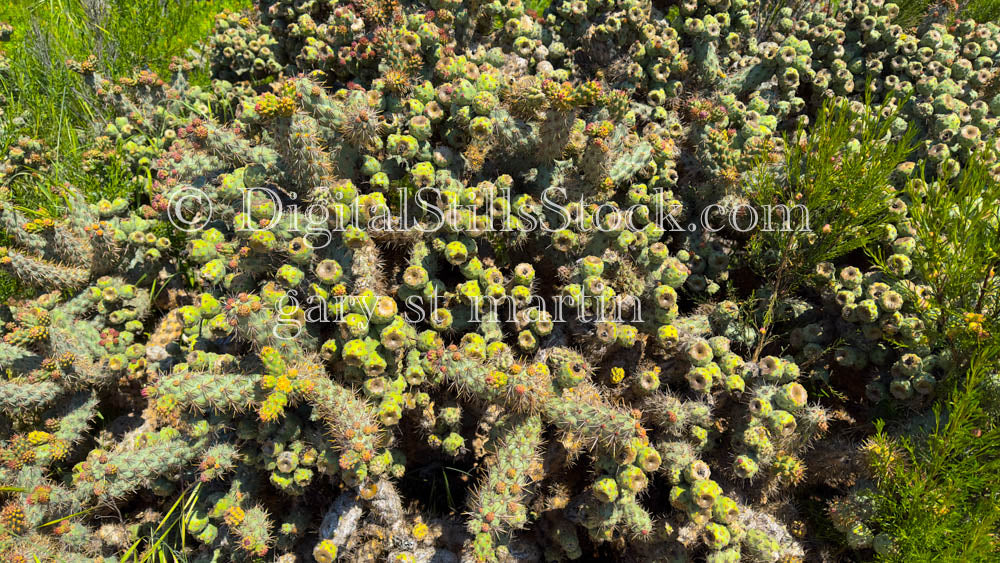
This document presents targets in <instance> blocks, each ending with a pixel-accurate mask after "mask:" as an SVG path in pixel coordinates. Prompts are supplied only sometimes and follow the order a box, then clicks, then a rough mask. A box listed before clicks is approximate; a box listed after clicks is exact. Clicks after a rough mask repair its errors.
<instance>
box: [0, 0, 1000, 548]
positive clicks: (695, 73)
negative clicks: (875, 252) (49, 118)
mask: <svg viewBox="0 0 1000 563" xmlns="http://www.w3.org/2000/svg"><path fill="white" fill-rule="evenodd" d="M668 4H670V5H669V6H662V5H661V4H660V3H653V4H650V3H648V2H641V1H638V0H624V1H617V0H555V1H554V2H552V3H551V5H549V6H548V8H547V9H546V10H545V11H544V12H543V13H535V12H534V11H531V10H528V9H527V8H526V7H525V5H524V4H523V3H522V2H521V0H509V1H508V2H499V1H492V2H478V1H477V2H464V3H463V2H455V1H453V0H427V1H424V2H401V1H396V0H363V1H360V2H354V3H346V2H338V1H337V0H296V1H292V0H257V1H255V2H254V6H253V7H252V8H251V9H249V10H248V11H247V12H245V13H239V14H223V15H220V16H219V17H218V18H217V22H216V27H215V30H214V32H213V34H212V35H211V36H210V37H209V38H208V39H207V40H206V42H205V43H204V45H203V49H204V53H202V55H203V56H202V57H201V58H198V59H195V60H192V61H178V62H177V63H175V64H174V65H173V67H172V68H173V70H175V73H174V75H173V76H171V77H169V78H161V77H159V76H157V75H156V74H154V73H152V72H150V71H141V72H137V73H135V75H134V76H131V77H129V78H125V79H118V80H111V79H108V78H106V77H104V76H103V75H102V74H101V72H100V70H99V69H98V68H96V65H95V64H94V61H93V60H88V61H83V62H78V61H70V65H71V68H73V69H74V70H75V71H76V72H78V73H79V74H80V75H81V76H82V79H83V81H84V82H85V83H86V84H87V85H88V86H89V87H91V88H92V89H93V92H94V96H95V99H97V100H99V101H100V102H101V103H102V104H103V105H104V106H105V107H106V108H108V110H109V111H110V112H112V113H113V114H114V115H113V116H112V117H111V118H110V119H109V120H108V121H107V122H106V123H102V124H100V126H99V127H97V128H96V129H95V130H96V131H97V132H98V134H97V135H95V137H94V139H93V142H92V143H91V145H90V146H89V148H88V151H87V152H86V153H85V159H84V161H85V163H86V166H87V167H88V171H90V172H93V173H94V174H99V173H100V172H101V170H102V169H103V168H104V167H108V166H111V165H112V162H114V165H115V166H122V165H124V169H125V170H126V171H127V173H128V174H130V175H132V176H134V178H135V179H136V180H137V181H141V182H144V183H145V184H147V188H148V190H147V192H146V193H145V194H143V195H142V196H141V197H139V198H138V199H135V200H130V199H127V198H118V199H113V200H108V199H101V200H98V201H92V200H88V199H87V198H86V196H85V195H84V194H81V193H79V192H78V191H77V190H76V189H74V188H73V187H72V186H65V187H61V188H59V195H61V196H62V197H63V198H64V199H65V201H66V202H67V205H66V207H65V210H64V213H63V215H62V216H61V217H58V218H57V217H52V218H49V217H41V218H38V217H34V216H33V217H32V218H30V219H29V217H28V216H27V215H25V213H24V210H23V209H22V208H19V207H18V206H17V205H15V204H14V203H13V201H12V196H11V193H10V191H9V190H7V189H6V188H4V189H3V190H2V191H0V225H2V226H3V229H4V231H5V232H6V233H8V234H9V237H10V240H11V242H10V244H8V245H7V246H3V247H0V267H2V268H3V269H5V270H6V271H8V272H9V273H11V274H12V275H14V276H15V277H17V278H18V279H19V280H22V281H23V282H24V283H26V284H29V285H32V286H34V287H37V288H38V290H39V292H45V291H47V292H48V293H38V294H37V295H36V296H35V297H33V298H30V299H24V300H19V301H12V302H11V303H9V304H7V305H6V306H5V307H4V308H3V310H2V314H3V321H4V323H5V324H4V325H3V331H2V341H0V368H2V369H3V372H2V374H0V411H2V412H3V414H4V422H0V439H2V441H0V461H2V464H0V484H4V485H8V484H9V485H11V486H12V487H15V488H16V491H19V492H12V493H5V496H6V497H7V498H6V501H5V504H4V505H3V509H2V511H0V554H2V556H3V559H4V560H11V561H14V560H25V561H31V560H34V559H33V558H37V559H38V560H59V561H85V560H86V561H90V560H93V559H94V558H104V559H101V560H111V558H112V557H113V556H114V555H115V554H116V553H120V552H121V551H122V550H123V549H124V548H127V546H128V545H130V544H131V543H132V541H134V540H135V539H139V538H141V537H142V534H143V533H148V532H149V531H150V530H151V529H152V528H155V526H150V522H149V520H148V519H146V517H145V516H143V515H139V516H136V515H135V514H132V515H127V516H128V517H127V518H125V521H124V522H123V523H121V524H107V523H105V524H103V525H101V524H100V520H97V519H88V518H85V517H84V518H73V519H68V520H64V521H62V522H60V523H59V524H58V525H57V526H48V527H44V528H40V527H39V526H40V525H41V524H43V523H45V522H49V521H51V520H54V519H57V518H59V517H61V516H62V515H65V514H71V513H76V512H80V511H82V510H84V509H87V508H90V507H95V506H98V507H107V506H110V505H111V503H114V502H119V503H128V502H133V501H134V502H143V503H147V504H148V505H150V506H153V505H155V503H156V502H161V501H156V498H155V497H163V498H165V499H173V498H175V497H177V496H178V495H180V494H181V493H182V492H183V491H186V490H188V489H187V487H189V486H191V485H192V484H194V483H197V484H198V487H199V491H200V494H199V496H198V497H197V500H196V501H195V502H193V504H192V505H191V506H189V507H185V509H186V512H185V515H184V519H185V522H184V527H183V530H184V531H183V533H184V534H186V535H187V540H186V542H187V543H186V545H187V546H188V547H189V548H190V553H189V554H188V555H190V557H191V560H192V561H214V560H238V561H243V560H246V561H258V560H260V561H262V560H278V561H282V562H286V563H288V562H292V561H311V560H315V561H319V562H321V563H326V562H331V561H335V560H350V561H361V560H373V561H385V560H389V561H399V562H404V561H406V562H409V561H460V560H461V561H512V560H518V561H521V560H523V561H540V560H549V561H562V560H576V559H581V558H584V557H605V558H618V559H623V560H624V559H627V560H638V559H648V560H653V561H663V560H671V561H672V560H679V561H686V560H707V561H710V562H716V563H721V562H735V561H743V560H746V561H761V562H777V561H800V560H803V559H805V558H807V557H811V553H807V552H808V550H811V549H821V548H817V547H816V546H810V545H807V543H806V542H803V541H802V538H804V537H806V535H807V533H808V532H807V531H805V530H803V524H802V521H801V519H802V518H805V516H804V515H802V514H801V513H800V512H799V510H800V508H799V507H797V506H796V503H795V498H796V493H797V492H801V487H803V486H804V485H803V483H805V482H806V481H807V480H806V475H807V474H808V473H809V472H825V471H836V468H832V467H828V466H822V465H820V466H812V465H811V464H810V463H809V455H810V446H811V445H812V444H814V443H815V442H816V441H817V440H820V439H822V438H823V436H824V434H826V433H827V431H828V429H829V427H830V426H831V425H832V424H835V423H837V421H839V420H844V419H846V418H849V417H840V418H837V417H836V416H835V413H834V412H832V411H833V408H832V406H833V405H834V404H835V403H834V402H833V401H824V400H819V399H817V395H818V394H817V393H815V391H816V390H818V389H828V388H829V387H830V386H833V387H835V388H836V387H837V386H838V385H839V384H840V383H842V382H844V381H847V382H848V383H847V384H845V387H846V388H847V391H848V394H849V396H850V398H852V399H855V400H856V401H857V402H858V403H859V404H863V403H865V402H866V401H869V402H878V401H882V400H891V401H896V402H897V403H901V404H904V405H906V406H911V407H914V408H922V407H925V406H926V405H927V404H929V401H930V399H931V398H933V397H934V396H935V393H936V388H937V383H938V381H940V379H941V378H942V377H944V375H945V373H946V372H947V371H948V370H949V368H950V366H951V364H952V359H951V357H950V356H949V353H948V351H947V350H946V349H944V348H943V347H942V346H941V345H939V343H937V342H934V341H931V340H930V339H929V338H928V333H927V330H926V328H927V327H925V326H924V325H923V320H922V319H923V318H926V313H927V309H928V307H929V305H928V303H927V301H926V300H925V299H924V298H923V296H924V295H926V293H927V292H928V291H930V287H929V285H928V284H929V281H928V280H926V279H922V278H921V277H920V275H919V272H917V271H914V269H913V267H912V259H911V257H913V256H915V255H916V254H918V253H920V252H921V245H922V243H921V241H920V240H918V237H917V236H916V234H917V233H916V232H915V230H914V229H913V227H912V224H911V221H910V218H909V216H908V213H907V208H908V205H907V204H908V202H911V203H912V201H913V200H912V199H911V198H914V197H920V194H923V193H927V192H928V191H929V190H942V189H947V188H948V185H949V182H951V181H954V179H955V178H956V177H958V176H959V175H960V174H961V173H962V171H963V169H964V168H965V167H967V166H968V165H969V163H970V162H971V161H973V160H977V161H979V162H982V163H985V165H986V166H988V167H989V169H990V172H991V173H992V174H993V175H994V176H995V177H996V176H998V175H1000V164H997V163H996V161H997V157H998V154H1000V144H998V143H997V141H995V140H994V129H995V128H996V124H997V119H998V117H1000V94H998V92H997V91H996V90H995V88H996V84H998V83H997V79H996V78H995V76H994V70H993V69H994V67H995V66H996V65H997V64H998V63H1000V48H998V43H997V42H998V40H1000V37H998V36H1000V27H998V26H997V25H995V24H992V23H990V24H976V23H975V22H972V21H962V22H960V23H958V24H957V25H955V26H952V27H946V26H945V25H943V24H937V23H927V24H924V25H922V26H921V27H920V28H918V29H904V28H902V27H900V26H899V25H896V24H895V23H893V19H894V17H895V16H896V15H897V14H898V12H899V8H898V7H897V6H896V5H895V4H891V3H888V2H884V1H883V0H864V1H861V0H853V1H852V0H845V1H844V2H841V3H840V4H839V7H838V9H837V10H836V11H835V12H831V11H830V10H827V9H823V8H821V7H820V4H822V5H824V6H825V4H823V3H816V5H815V6H813V7H812V8H811V9H809V10H804V11H802V13H800V14H799V15H795V13H793V12H792V10H791V9H790V8H783V9H782V10H780V11H779V12H778V13H777V16H778V17H777V19H776V20H775V22H774V24H773V26H771V27H769V28H767V29H764V28H762V23H761V18H762V14H763V12H764V11H766V9H767V6H766V3H762V2H759V1H758V0H683V1H682V2H679V3H676V4H674V3H668ZM793 16H794V17H793ZM3 29H4V28H0V38H2V35H3ZM199 66H207V67H209V68H210V70H211V73H212V76H213V80H212V85H211V87H210V88H204V87H198V86H192V85H190V84H189V82H188V77H189V74H190V72H191V71H192V70H193V69H194V68H196V67H199ZM2 72H3V59H2V58H0V73H2ZM831 104H832V105H837V104H840V105H839V106H838V107H840V108H841V111H843V112H846V113H847V115H848V119H849V120H852V121H853V120H861V119H862V118H863V117H865V116H869V115H870V114H871V113H872V112H873V111H878V112H881V116H882V117H884V118H885V119H888V120H890V126H889V128H888V131H889V133H888V135H887V138H886V139H882V140H879V141H878V142H889V141H892V140H898V139H900V138H903V137H904V136H906V135H912V136H913V138H915V139H917V142H916V143H915V145H914V147H915V148H914V149H913V151H912V152H911V153H910V155H909V156H908V158H909V159H910V160H908V161H906V162H903V163H902V164H900V166H899V167H898V168H897V170H896V173H895V174H894V175H893V177H892V178H889V179H887V186H885V191H886V193H887V194H891V197H889V198H887V204H886V208H885V210H884V213H885V214H887V215H888V216H890V217H891V220H890V221H889V222H888V224H887V226H886V228H885V233H884V235H883V236H881V237H880V241H879V244H881V245H882V248H881V250H882V251H883V253H884V254H885V256H886V260H885V268H875V267H874V266H872V265H871V264H870V263H868V262H863V266H864V267H863V269H864V270H867V271H862V270H863V269H862V268H859V267H857V266H855V265H852V264H851V262H852V260H853V258H854V257H852V258H851V259H843V260H838V262H837V263H832V262H822V263H821V264H820V265H819V266H818V267H817V269H816V271H815V273H814V275H813V276H812V279H811V282H812V283H811V284H809V285H808V286H806V287H804V288H803V289H802V290H801V291H797V292H796V293H795V295H791V296H789V295H781V296H775V297H774V299H773V302H774V304H775V306H774V307H773V311H772V313H773V315H771V314H769V315H766V317H767V318H766V319H765V312H764V310H763V309H762V307H761V306H760V302H762V301H763V302H766V301H767V300H768V298H769V295H768V294H767V291H768V290H767V287H768V283H769V280H767V279H750V280H749V281H748V279H747V278H748V276H752V274H749V273H748V271H747V269H746V268H742V267H740V266H739V265H738V264H737V261H738V259H740V257H741V256H742V254H745V253H743V249H744V246H745V245H746V242H747V238H748V233H746V232H744V231H743V230H742V229H741V228H740V226H739V225H740V224H741V223H740V222H739V221H741V220H745V219H746V216H745V215H741V214H740V210H741V209H745V208H746V204H747V202H748V199H747V195H746V194H745V193H744V192H743V191H742V188H743V186H745V185H746V184H747V183H748V182H750V180H751V179H753V178H754V177H755V175H757V174H760V173H761V170H762V169H775V170H782V165H783V162H784V155H785V151H786V150H787V141H786V140H787V139H792V140H793V142H797V141H796V139H797V138H796V137H795V135H797V134H801V133H802V131H808V125H809V124H810V123H814V122H815V121H816V119H817V115H818V113H819V112H821V111H826V109H824V108H830V107H832V106H831ZM872 108H878V109H877V110H873V109H872ZM831 111H832V110H831ZM859 137H860V133H859ZM859 142H860V141H859V140H858V139H855V140H853V141H852V142H851V143H848V145H847V146H845V147H843V151H845V152H851V151H855V152H856V151H857V146H856V145H857V143H859ZM49 159H50V155H49V153H48V151H47V149H46V148H45V146H44V145H43V144H42V143H40V142H38V141H34V140H31V139H27V138H25V139H22V140H19V141H18V142H17V143H16V145H15V146H14V147H12V148H11V150H10V151H8V154H7V155H6V156H5V157H4V160H3V161H2V162H0V185H6V184H7V183H8V179H9V178H10V179H11V180H9V181H13V180H12V178H15V177H17V178H18V181H25V179H24V177H23V176H24V175H23V174H21V172H22V171H24V170H29V169H30V170H38V169H39V168H41V167H43V166H44V165H45V163H46V162H48V160H49ZM782 173H785V172H784V171H782ZM996 203H997V202H983V204H984V205H992V204H996ZM723 224H725V227H721V228H711V226H712V225H720V226H721V225H723ZM744 224H745V223H744ZM814 229H815V227H814ZM816 234H819V235H820V236H822V234H824V233H814V236H815V235H816ZM826 234H828V233H826ZM830 236H840V234H838V233H834V234H832V235H830ZM853 261H854V262H855V263H857V260H853ZM748 288H749V289H748ZM762 297H763V298H762ZM987 305H988V306H989V307H993V308H996V306H997V304H996V303H989V304H987ZM772 319H773V320H774V322H775V323H776V324H775V326H776V327H778V328H780V330H779V331H776V332H772V333H771V334H768V335H766V336H767V337H768V338H765V334H764V332H762V331H761V330H760V328H759V327H760V323H763V322H765V320H766V321H767V322H771V321H772ZM979 328H980V330H982V328H981V326H980V327H979ZM963 330H975V327H972V326H971V323H969V322H967V323H966V324H965V325H964V328H963ZM859 381H860V382H861V383H860V387H862V388H863V389H864V391H863V393H860V394H859V393H855V392H854V391H855V388H856V387H858V382H859ZM851 393H853V395H850V394H851ZM827 395H831V394H829V393H827ZM836 405H837V406H838V408H839V406H840V404H839V403H836ZM456 474H458V475H462V477H461V478H460V479H456V478H455V475H456ZM446 491H447V492H446ZM445 495H447V501H444V500H442V498H444V497H445ZM846 498H847V500H838V501H835V502H834V503H833V504H832V505H831V507H830V511H829V513H830V517H831V519H832V522H833V525H834V527H835V528H836V529H837V530H839V531H840V532H842V533H843V534H844V535H845V539H844V542H845V543H846V545H848V546H849V547H850V548H852V549H868V548H872V547H873V546H874V548H875V549H876V550H883V549H888V547H887V546H891V543H892V539H891V538H890V537H888V536H887V535H885V534H882V533H880V532H879V531H878V530H873V529H872V528H871V527H870V525H869V522H868V519H869V518H870V515H869V512H870V507H869V505H868V504H866V502H865V500H864V495H863V494H862V493H857V492H855V493H853V496H850V497H846ZM789 499H791V500H789ZM162 502H167V501H162ZM444 504H448V505H450V506H449V508H450V509H451V513H450V514H449V513H447V511H445V510H444V509H442V506H443V505H444ZM129 506H135V505H133V504H130V505H129ZM99 510H103V509H99ZM138 512H140V510H136V513H137V514H138Z"/></svg>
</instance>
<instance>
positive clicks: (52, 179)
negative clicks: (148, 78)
mask: <svg viewBox="0 0 1000 563" xmlns="http://www.w3.org/2000/svg"><path fill="white" fill-rule="evenodd" d="M250 4H251V0H12V1H8V2H0V21H3V22H7V23H10V24H11V25H12V26H14V34H13V36H12V38H11V41H10V42H8V43H5V44H0V49H3V50H4V52H5V53H6V56H7V58H8V59H9V60H10V62H11V68H10V71H9V72H8V73H6V74H5V75H2V76H0V100H2V102H0V104H2V105H0V152H4V151H7V150H8V148H9V147H10V146H11V145H12V144H13V143H14V142H16V140H17V139H18V138H19V137H21V136H27V137H32V138H37V139H42V140H44V141H45V142H46V144H47V145H48V147H49V148H50V149H51V150H52V154H53V162H52V166H51V167H50V169H49V170H48V171H47V172H46V173H45V174H41V175H38V176H36V177H35V178H32V179H30V180H29V181H23V180H19V181H15V182H14V183H13V184H12V185H8V186H6V187H7V188H9V189H10V190H11V193H12V197H13V198H14V200H15V201H16V202H17V203H19V204H21V205H23V206H25V207H26V208H29V209H34V208H38V207H41V208H43V209H46V210H47V211H49V212H53V211H55V210H56V209H57V207H58V204H59V198H58V197H56V196H55V195H54V194H53V190H52V187H53V186H58V185H61V184H63V183H65V182H69V183H71V184H73V185H75V186H77V187H78V188H80V189H81V190H82V191H83V192H84V193H85V194H87V195H88V196H89V197H91V198H92V199H99V198H101V197H109V196H110V197H114V196H120V195H129V194H131V193H132V192H133V191H134V190H136V189H137V186H135V185H134V184H133V182H132V179H131V177H130V176H129V175H127V174H119V173H116V172H117V171H116V170H114V169H113V168H111V169H109V170H106V171H104V172H103V173H101V174H93V173H88V172H86V171H85V170H84V168H83V166H82V165H81V160H82V154H83V152H84V151H85V150H87V148H88V140H89V139H91V138H92V137H93V136H94V134H95V133H96V132H98V131H99V130H100V127H101V125H102V117H103V114H104V109H103V108H102V107H101V106H100V105H99V104H97V103H95V100H94V99H93V97H92V95H91V94H90V92H89V90H88V89H87V88H86V87H85V86H84V84H83V82H82V80H81V78H80V77H79V76H78V75H76V74H75V73H73V72H72V71H70V70H69V69H68V68H67V67H66V60H67V59H76V60H83V59H86V58H87V56H89V55H95V56H96V57H97V65H98V68H99V69H100V70H101V72H102V73H104V74H105V75H107V76H110V77H113V78H117V77H120V76H125V75H127V74H129V73H131V72H132V71H133V70H134V69H145V68H148V69H152V70H155V71H157V72H159V73H165V72H166V71H167V69H168V66H169V64H170V60H171V59H172V58H173V57H176V56H181V55H184V54H185V52H186V51H187V50H188V49H190V48H191V47H192V46H195V45H196V44H197V43H198V42H199V41H202V40H203V39H205V38H206V37H207V36H208V33H209V31H210V30H211V28H212V25H213V22H214V16H215V14H217V13H219V12H221V11H223V10H240V9H243V8H246V7H248V6H249V5H250ZM202 79H207V77H202ZM6 238H7V237H6V236H5V235H4V233H2V232H0V245H2V244H5V243H6V242H7V240H6ZM20 289H21V288H19V287H18V285H17V284H16V283H15V282H14V281H13V280H12V279H11V278H9V277H5V276H0V299H7V298H8V297H10V296H11V295H13V294H15V293H17V292H18V291H19V290H20Z"/></svg>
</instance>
